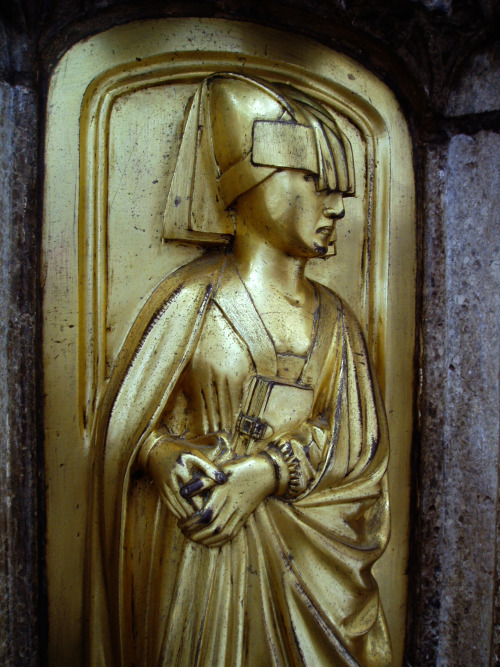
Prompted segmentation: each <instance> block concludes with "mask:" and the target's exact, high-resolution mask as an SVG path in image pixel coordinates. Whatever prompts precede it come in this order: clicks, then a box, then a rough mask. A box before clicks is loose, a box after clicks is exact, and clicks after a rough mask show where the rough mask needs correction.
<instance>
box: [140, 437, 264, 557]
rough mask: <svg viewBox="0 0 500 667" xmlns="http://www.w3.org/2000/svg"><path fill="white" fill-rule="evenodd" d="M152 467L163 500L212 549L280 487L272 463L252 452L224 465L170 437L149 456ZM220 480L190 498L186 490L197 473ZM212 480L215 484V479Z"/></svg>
mask: <svg viewBox="0 0 500 667" xmlns="http://www.w3.org/2000/svg"><path fill="white" fill-rule="evenodd" d="M148 471H149V473H150V475H151V477H152V479H153V480H154V482H155V484H156V486H157V488H158V491H159V493H160V496H161V498H162V499H163V501H164V502H165V504H166V505H167V507H168V508H169V509H170V511H171V512H172V513H173V514H174V515H175V516H176V517H177V518H178V519H179V526H180V528H181V530H182V531H183V533H184V534H185V535H186V536H187V537H189V538H190V539H191V540H193V541H195V542H199V543H201V544H204V545H205V546H207V547H219V546H222V545H223V544H225V543H226V542H229V541H230V540H231V539H233V537H235V535H236V534H237V533H238V532H239V530H240V529H241V527H242V526H243V525H244V524H245V522H246V521H247V519H248V517H249V516H250V515H251V514H252V513H253V512H254V510H255V509H256V508H257V507H258V505H259V504H260V503H261V502H262V500H264V498H266V497H267V496H268V495H270V494H271V493H273V491H274V489H275V485H276V478H275V472H274V468H273V464H272V462H271V461H270V460H269V459H268V458H267V457H265V456H262V455H254V456H246V457H242V458H241V459H236V460H233V461H230V462H229V463H226V464H224V465H223V466H221V467H219V466H217V465H216V464H214V463H213V462H212V461H210V460H209V459H208V458H207V457H206V456H205V455H204V454H203V453H202V452H200V450H198V449H195V448H193V447H190V446H189V445H188V444H186V443H179V442H176V441H171V440H165V441H162V442H161V443H159V444H158V445H157V446H156V447H155V448H154V449H153V450H152V451H151V453H150V454H149V457H148ZM200 473H201V475H202V477H201V478H200V479H203V476H205V478H208V479H210V480H213V482H215V486H212V488H211V489H210V490H209V491H206V492H205V494H208V498H207V499H206V500H205V502H204V503H203V501H202V498H201V497H200V496H199V495H195V496H193V497H191V498H190V499H187V498H184V497H183V496H182V495H181V493H180V489H181V487H182V486H183V485H185V484H186V483H187V482H189V481H190V480H191V479H192V478H193V476H194V475H198V474H200ZM210 484H211V483H210Z"/></svg>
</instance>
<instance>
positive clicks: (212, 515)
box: [180, 497, 227, 536]
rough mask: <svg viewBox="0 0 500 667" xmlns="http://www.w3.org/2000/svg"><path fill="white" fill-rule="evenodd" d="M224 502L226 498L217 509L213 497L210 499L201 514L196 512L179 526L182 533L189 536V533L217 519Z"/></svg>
mask: <svg viewBox="0 0 500 667" xmlns="http://www.w3.org/2000/svg"><path fill="white" fill-rule="evenodd" d="M226 502H227V498H226V499H225V500H224V502H223V503H222V505H221V506H220V507H217V503H216V504H215V506H214V503H213V497H212V498H210V500H209V501H208V503H207V504H206V505H205V507H204V508H203V509H202V511H201V512H196V513H195V514H193V516H192V517H191V518H190V519H187V520H186V521H184V523H183V524H182V525H181V526H180V528H181V530H182V532H183V533H185V534H186V535H188V536H189V535H190V534H191V532H193V531H197V530H201V529H203V528H204V527H205V526H208V525H210V524H211V523H212V521H215V519H217V517H218V516H219V514H220V512H221V511H222V509H223V508H224V506H225V504H226Z"/></svg>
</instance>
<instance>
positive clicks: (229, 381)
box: [85, 73, 391, 667]
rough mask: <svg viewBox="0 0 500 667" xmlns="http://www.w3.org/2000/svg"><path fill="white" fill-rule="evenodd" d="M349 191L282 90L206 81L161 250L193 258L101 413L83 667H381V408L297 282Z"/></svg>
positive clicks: (386, 646)
mask: <svg viewBox="0 0 500 667" xmlns="http://www.w3.org/2000/svg"><path fill="white" fill-rule="evenodd" d="M353 171H354V169H353V159H352V151H351V147H350V144H349V141H348V140H347V138H346V136H345V135H344V133H343V132H342V131H341V129H340V127H339V125H338V123H337V122H336V121H335V119H334V118H333V117H332V115H331V114H330V113H329V112H328V111H327V109H326V108H325V107H323V106H321V105H320V104H319V103H317V102H316V101H315V100H313V99H312V98H310V97H307V96H306V95H304V94H303V93H301V92H299V91H298V90H297V89H294V88H292V87H289V86H285V85H281V84H279V85H278V84H275V85H274V84H270V83H267V82H264V81H261V80H258V79H254V78H250V77H248V76H245V75H242V74H236V73H217V74H214V75H212V76H209V77H208V78H206V79H205V80H203V81H202V82H201V83H200V85H199V87H198V89H197V92H196V94H195V96H194V98H193V99H192V100H191V101H190V104H189V106H188V109H187V110H186V117H185V123H184V127H183V134H182V141H181V144H180V149H179V153H178V156H177V162H176V166H175V171H174V173H173V177H172V180H171V184H170V190H169V194H168V198H167V203H166V211H165V229H164V236H165V238H167V239H168V238H171V239H181V240H184V241H188V240H190V239H192V240H193V241H195V242H197V243H201V244H203V243H205V244H206V246H207V251H206V253H205V254H204V255H203V256H202V257H201V258H198V259H196V260H195V261H192V262H191V263H189V264H187V265H186V266H183V267H182V268H180V269H179V270H177V271H176V272H175V273H173V274H172V275H169V276H167V277H166V278H165V279H164V280H163V282H161V283H160V284H159V285H158V286H157V287H156V288H155V289H154V290H153V292H152V293H151V295H150V296H149V298H148V300H147V302H146V303H145V305H144V307H143V308H142V310H141V312H140V314H139V316H138V317H137V319H136V321H135V322H134V324H133V326H132V327H131V329H130V332H129V334H128V337H127V339H126V341H125V344H124V346H123V348H122V351H121V353H120V355H119V357H118V360H117V362H116V364H115V366H114V369H113V371H112V372H111V375H110V379H109V382H108V385H107V387H106V389H105V391H104V392H103V394H102V396H101V397H100V399H99V400H98V408H97V418H96V422H95V425H94V427H93V448H94V449H93V457H94V458H93V473H92V494H91V495H92V502H91V508H90V514H89V538H88V549H87V567H86V577H87V579H86V590H87V591H88V592H89V598H88V600H87V607H86V612H85V615H86V623H87V640H86V650H87V651H88V655H87V663H88V664H89V665H92V666H93V667H96V666H99V665H106V666H107V667H109V666H111V665H143V666H148V667H149V666H152V665H172V666H173V665H179V666H186V667H190V666H194V665H202V666H206V667H215V666H216V665H220V666H223V665H225V666H233V665H234V666H238V665H247V666H252V667H254V666H267V665H308V666H311V667H316V666H318V665H367V666H368V665H373V666H375V665H376V666H380V665H389V664H390V662H391V658H390V655H391V649H390V640H389V636H388V631H387V627H386V623H385V619H384V613H383V610H382V607H381V604H380V600H379V593H378V588H377V583H376V581H375V579H374V577H373V575H372V573H371V568H372V565H373V564H374V563H375V561H376V560H377V559H378V558H379V557H380V555H381V554H382V552H383V550H384V548H385V545H386V543H387V540H388V535H389V508H388V495H387V483H386V468H387V460H388V438H387V428H386V421H385V415H384V408H383V405H382V402H381V398H380V394H379V390H378V386H377V381H376V379H375V377H374V374H373V372H372V371H371V369H370V363H369V360H368V355H367V350H366V345H365V342H364V340H363V335H362V333H361V329H360V326H359V324H358V322H357V321H356V319H355V317H354V316H353V314H352V313H351V311H350V310H349V307H348V306H347V305H346V304H345V303H343V302H342V300H341V299H340V298H339V297H337V296H336V295H335V294H334V293H333V292H331V291H330V290H329V289H328V288H326V287H325V286H323V285H321V284H319V283H315V282H313V281H311V280H309V279H307V278H306V277H305V267H306V264H307V262H308V260H309V259H311V258H326V257H328V256H330V255H332V254H335V252H336V246H335V242H336V224H337V222H338V221H339V220H342V218H343V217H344V205H343V199H344V197H348V196H354V195H355V180H354V173H353ZM339 224H342V225H348V224H349V220H342V222H340V223H339ZM166 250H168V246H167V248H166ZM339 251H340V252H341V251H342V249H341V248H340V249H339Z"/></svg>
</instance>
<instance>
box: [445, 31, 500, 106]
mask: <svg viewBox="0 0 500 667" xmlns="http://www.w3.org/2000/svg"><path fill="white" fill-rule="evenodd" d="M498 110H500V42H496V43H495V44H493V45H492V46H489V47H488V49H486V50H484V51H480V52H479V53H475V54H474V55H473V56H472V57H471V58H470V59H469V60H468V61H467V63H466V65H465V67H464V69H463V71H462V75H461V76H460V78H459V80H458V81H457V83H456V85H455V86H454V87H453V89H452V91H451V93H450V98H449V101H448V108H447V115H448V116H463V115H465V114H475V113H482V112H485V111H498Z"/></svg>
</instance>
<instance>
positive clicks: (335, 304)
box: [311, 281, 364, 339]
mask: <svg viewBox="0 0 500 667" xmlns="http://www.w3.org/2000/svg"><path fill="white" fill-rule="evenodd" d="M311 282H312V283H313V284H314V287H315V289H316V290H317V292H318V293H319V295H320V299H321V301H322V303H324V304H328V307H329V308H330V309H333V308H336V309H337V316H338V317H339V318H341V319H342V321H343V324H344V326H345V329H346V331H348V332H351V333H352V334H354V335H355V336H360V337H361V338H362V339H364V335H363V330H362V327H361V324H360V322H359V320H358V318H357V316H356V315H355V313H354V311H353V309H352V308H351V306H350V305H349V304H348V303H347V301H345V300H344V299H343V298H342V297H340V296H339V295H338V294H337V293H336V292H334V291H333V290H332V289H330V288H329V287H327V286H326V285H323V284H322V283H318V282H315V281H311Z"/></svg>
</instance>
